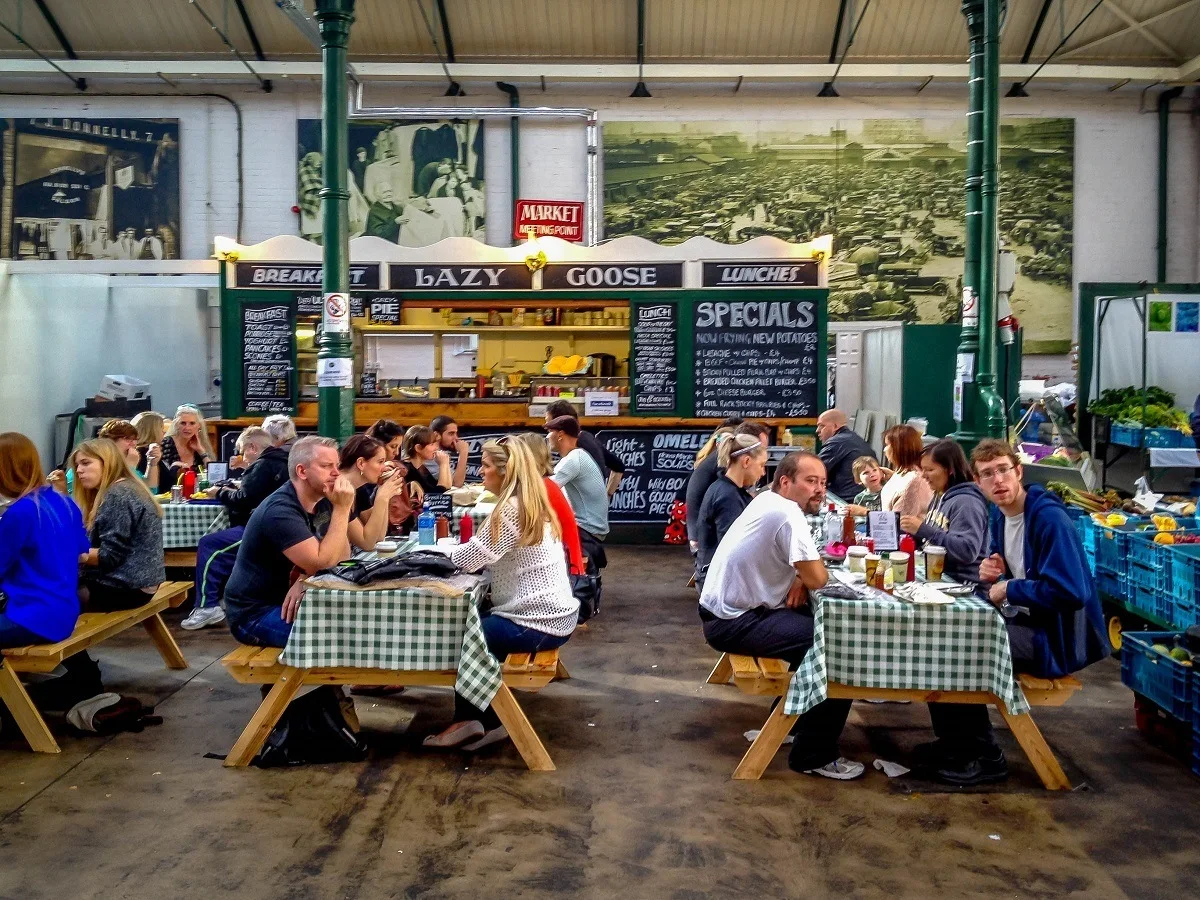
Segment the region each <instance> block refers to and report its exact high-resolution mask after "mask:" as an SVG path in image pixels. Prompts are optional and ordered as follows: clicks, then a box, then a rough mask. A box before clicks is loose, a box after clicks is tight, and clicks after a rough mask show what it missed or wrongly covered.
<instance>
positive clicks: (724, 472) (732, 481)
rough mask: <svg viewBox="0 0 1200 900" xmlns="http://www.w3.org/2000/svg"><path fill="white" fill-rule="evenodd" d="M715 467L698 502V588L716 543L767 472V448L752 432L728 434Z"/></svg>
mask: <svg viewBox="0 0 1200 900" xmlns="http://www.w3.org/2000/svg"><path fill="white" fill-rule="evenodd" d="M717 469H718V470H719V471H720V472H721V474H720V475H718V476H717V480H716V481H714V482H713V483H712V484H711V485H709V488H708V490H707V491H705V492H704V500H703V501H702V502H701V504H700V533H699V535H698V536H697V537H698V540H697V541H696V543H697V545H698V546H697V548H696V586H697V587H698V588H701V589H703V587H704V577H705V575H707V574H708V566H709V563H711V562H712V558H713V555H714V554H715V553H716V552H717V545H719V544H720V543H721V539H722V538H723V537H725V532H727V531H728V530H729V526H730V525H732V524H733V523H734V521H735V520H736V519H737V517H738V516H740V515H741V514H742V510H744V509H745V508H746V507H747V506H748V505H749V504H750V501H751V500H753V499H754V496H753V495H752V494H751V493H750V491H751V489H753V487H754V486H755V485H756V484H758V483H759V481H761V480H762V477H763V475H765V474H766V472H767V448H766V447H765V446H763V443H762V441H760V440H759V439H758V438H757V437H755V436H754V435H751V434H733V435H730V436H729V437H728V438H726V439H725V440H724V441H722V442H721V447H720V449H719V450H718V451H717Z"/></svg>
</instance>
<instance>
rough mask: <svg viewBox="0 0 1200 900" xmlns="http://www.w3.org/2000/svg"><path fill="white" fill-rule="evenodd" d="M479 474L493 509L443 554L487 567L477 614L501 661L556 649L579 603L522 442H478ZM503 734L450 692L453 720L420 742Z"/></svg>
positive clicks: (475, 745) (487, 713) (488, 714)
mask: <svg viewBox="0 0 1200 900" xmlns="http://www.w3.org/2000/svg"><path fill="white" fill-rule="evenodd" d="M481 471H482V475H483V485H484V487H486V488H487V489H488V490H489V491H491V492H492V493H493V494H495V495H496V497H497V498H498V499H497V501H496V508H495V510H494V511H493V512H492V514H491V515H490V516H489V517H488V519H487V521H486V522H484V523H483V525H482V526H480V528H479V531H478V532H477V533H476V534H475V536H474V537H472V538H471V540H469V541H468V542H467V543H465V544H460V545H459V546H457V547H455V548H454V550H453V551H452V552H451V554H450V559H451V560H452V561H453V562H454V564H455V565H456V566H458V567H459V568H460V569H463V570H465V571H467V572H478V571H481V570H482V569H485V568H486V569H488V570H490V572H491V576H492V608H491V610H490V611H489V612H488V613H487V614H486V615H485V616H484V619H483V634H484V638H485V639H486V640H487V645H488V650H489V651H490V652H491V654H492V656H494V657H496V659H498V660H501V661H502V662H503V660H504V659H505V658H506V657H507V656H508V654H510V653H536V652H537V651H539V650H552V649H554V648H556V647H561V646H562V645H563V644H565V643H566V642H567V639H568V638H569V637H570V636H571V634H572V632H574V630H575V626H576V624H577V623H578V621H579V601H578V600H576V599H575V598H574V597H573V596H572V595H571V582H570V579H568V578H567V564H566V557H565V554H564V552H563V545H562V526H561V525H560V524H559V521H558V517H557V516H556V515H555V514H554V510H553V509H551V508H550V500H549V498H548V497H547V496H546V487H545V482H544V481H543V476H542V475H541V473H540V472H539V471H538V468H537V464H536V463H535V462H534V459H533V454H532V453H530V452H529V449H528V447H526V446H525V444H524V443H522V442H521V441H517V440H514V439H512V438H507V437H506V438H501V439H500V440H499V441H495V442H493V441H489V442H488V443H486V444H484V445H483V465H482V470H481ZM507 736H508V732H507V731H505V730H504V727H503V726H502V725H501V724H500V720H499V718H498V717H497V716H496V714H495V712H493V711H492V710H491V709H486V710H483V709H478V708H476V707H474V706H472V705H471V704H470V703H468V702H467V701H466V700H465V699H463V698H462V697H461V696H458V695H455V704H454V723H453V724H452V725H450V727H448V728H446V729H445V730H444V731H442V732H441V733H440V734H437V735H430V736H429V737H427V738H426V739H425V746H427V747H458V746H460V745H463V744H465V745H466V746H465V747H464V749H466V750H478V749H479V748H481V747H486V746H488V745H489V744H494V743H496V742H497V741H501V740H503V739H504V738H506V737H507ZM467 742H471V743H467Z"/></svg>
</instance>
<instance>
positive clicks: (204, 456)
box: [158, 403, 216, 490]
mask: <svg viewBox="0 0 1200 900" xmlns="http://www.w3.org/2000/svg"><path fill="white" fill-rule="evenodd" d="M215 458H216V454H215V453H213V449H212V447H211V446H209V443H208V429H207V427H206V426H205V424H204V417H203V416H202V415H200V410H198V409H197V408H196V407H194V406H192V405H191V404H190V403H185V404H184V405H183V406H181V407H179V408H178V409H177V410H175V418H174V419H173V420H172V421H171V433H170V434H169V435H167V436H166V437H165V438H163V440H162V460H161V461H160V462H159V464H158V486H159V488H160V489H161V490H167V489H169V488H170V487H172V486H173V485H175V484H176V483H177V482H178V481H179V476H180V475H182V474H183V473H184V472H185V471H187V470H188V469H191V470H193V471H194V472H196V473H197V476H199V475H200V473H202V472H203V471H204V467H205V466H206V465H208V463H209V462H210V461H212V460H213V459H215Z"/></svg>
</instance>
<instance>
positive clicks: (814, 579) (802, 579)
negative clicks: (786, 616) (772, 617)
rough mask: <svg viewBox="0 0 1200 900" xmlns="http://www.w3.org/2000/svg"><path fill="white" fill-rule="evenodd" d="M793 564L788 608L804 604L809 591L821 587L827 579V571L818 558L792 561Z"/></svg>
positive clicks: (795, 607) (796, 607)
mask: <svg viewBox="0 0 1200 900" xmlns="http://www.w3.org/2000/svg"><path fill="white" fill-rule="evenodd" d="M793 565H794V566H795V569H796V580H795V581H793V582H792V586H791V588H790V589H789V590H788V595H787V607H788V609H798V608H799V607H801V606H803V605H804V604H806V603H807V602H808V593H809V591H815V590H817V589H818V588H823V587H825V583H826V582H827V581H829V573H828V572H827V571H826V570H825V564H824V563H823V562H821V561H820V560H819V559H814V560H807V561H801V562H797V563H793Z"/></svg>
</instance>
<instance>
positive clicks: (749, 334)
mask: <svg viewBox="0 0 1200 900" xmlns="http://www.w3.org/2000/svg"><path fill="white" fill-rule="evenodd" d="M817 313H818V309H817V303H816V302H815V301H813V300H745V301H738V300H731V301H729V302H709V301H705V302H703V303H697V304H696V308H695V319H694V332H693V333H694V339H695V352H696V368H695V382H694V384H695V402H696V407H695V414H696V416H697V417H712V418H721V417H724V416H743V417H745V418H755V419H773V418H787V419H792V418H804V417H809V416H815V415H817V414H818V413H819V412H820V409H819V407H818V404H817V378H818V374H819V373H818V371H817V366H818V363H819V360H820V356H821V354H820V349H821V348H820V337H821V336H820V334H819V333H818V329H817Z"/></svg>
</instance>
